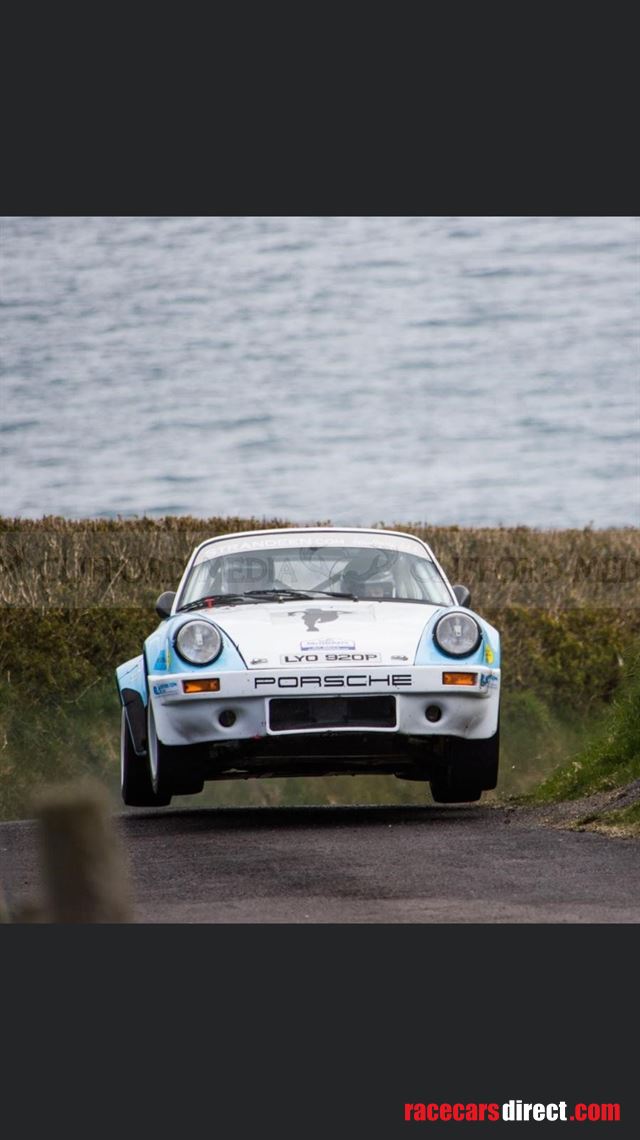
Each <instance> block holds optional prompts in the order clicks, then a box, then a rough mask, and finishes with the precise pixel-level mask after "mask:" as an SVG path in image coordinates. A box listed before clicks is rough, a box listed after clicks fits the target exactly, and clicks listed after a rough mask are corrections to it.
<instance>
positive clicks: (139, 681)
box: [116, 654, 149, 756]
mask: <svg viewBox="0 0 640 1140" xmlns="http://www.w3.org/2000/svg"><path fill="white" fill-rule="evenodd" d="M116 683H117V686H118V693H119V694H120V701H121V703H122V707H123V709H124V713H125V716H126V718H127V724H128V726H129V732H130V734H131V740H132V742H133V748H134V751H135V753H136V755H137V756H144V755H145V754H146V751H147V712H146V709H147V704H148V701H149V691H148V689H147V678H146V670H145V666H144V657H143V656H142V654H140V656H139V657H133V658H132V659H131V660H130V661H125V663H124V665H119V666H118V668H117V669H116Z"/></svg>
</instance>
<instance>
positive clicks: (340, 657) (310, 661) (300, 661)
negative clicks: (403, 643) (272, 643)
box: [280, 653, 382, 665]
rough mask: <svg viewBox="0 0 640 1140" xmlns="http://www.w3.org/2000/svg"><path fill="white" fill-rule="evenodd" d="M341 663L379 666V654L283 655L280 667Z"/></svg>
mask: <svg viewBox="0 0 640 1140" xmlns="http://www.w3.org/2000/svg"><path fill="white" fill-rule="evenodd" d="M341 661H345V662H347V664H348V663H349V662H350V661H360V662H361V663H363V664H366V665H379V664H380V662H381V661H382V655H381V654H380V653H283V655H282V656H281V658H280V664H281V665H316V664H318V663H320V664H322V665H337V664H339V663H340V662H341Z"/></svg>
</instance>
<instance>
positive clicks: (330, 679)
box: [253, 673, 413, 689]
mask: <svg viewBox="0 0 640 1140" xmlns="http://www.w3.org/2000/svg"><path fill="white" fill-rule="evenodd" d="M412 685H413V678H412V676H411V674H410V673H386V674H384V673H383V674H381V675H380V676H377V677H376V676H375V675H373V674H371V673H347V674H344V675H343V674H339V673H327V674H326V675H325V676H324V677H321V676H307V677H305V676H300V677H298V676H295V675H294V674H291V676H286V675H285V676H284V677H254V680H253V687H254V689H260V688H268V689H269V688H270V689H273V688H276V689H303V688H304V689H306V688H309V689H313V688H315V689H377V688H378V687H379V686H380V687H381V688H383V689H384V688H385V687H386V688H388V689H390V688H393V689H401V688H410V687H411V686H412Z"/></svg>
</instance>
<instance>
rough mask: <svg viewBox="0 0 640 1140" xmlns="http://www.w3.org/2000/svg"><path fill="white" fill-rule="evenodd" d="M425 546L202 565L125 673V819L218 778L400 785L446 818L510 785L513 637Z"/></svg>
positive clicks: (266, 545) (338, 536) (299, 531)
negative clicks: (505, 683) (365, 778)
mask: <svg viewBox="0 0 640 1140" xmlns="http://www.w3.org/2000/svg"><path fill="white" fill-rule="evenodd" d="M469 601H470V598H469V592H468V590H467V589H466V588H465V587H464V586H451V585H450V584H449V582H448V580H447V578H446V575H445V574H444V572H443V570H442V568H441V566H440V565H439V563H438V562H437V560H436V558H435V557H434V555H433V553H432V552H431V550H430V549H429V547H428V546H427V545H426V543H424V542H422V541H421V540H420V539H419V538H416V537H414V536H412V535H409V534H403V533H399V532H396V531H387V530H364V529H353V528H344V529H343V528H338V527H300V528H289V529H282V530H263V531H251V532H244V533H237V534H231V535H223V536H221V537H218V538H212V539H210V540H208V541H207V542H203V543H201V545H200V546H198V547H197V548H196V550H194V552H193V554H192V555H191V557H190V559H189V562H188V563H187V567H186V570H185V572H184V574H183V576H182V580H181V582H180V585H179V586H178V590H177V592H176V593H164V594H161V596H160V598H159V599H158V602H157V603H156V611H157V613H158V614H159V616H160V617H161V618H162V621H161V623H160V625H159V626H158V628H157V629H156V630H155V632H154V633H152V634H151V635H150V637H148V638H147V639H146V641H145V643H144V647H143V652H142V653H141V654H140V656H138V657H135V658H133V659H132V660H131V661H127V662H126V663H125V664H123V665H120V666H119V668H118V669H117V670H116V677H117V682H118V689H119V692H120V699H121V702H122V726H121V775H122V796H123V799H124V802H125V803H126V804H131V805H135V806H147V807H149V806H163V805H166V804H168V803H170V801H171V797H172V795H185V794H191V793H196V792H200V791H202V788H203V784H204V781H205V780H222V779H233V778H247V777H249V776H292V775H300V776H310V775H319V776H322V775H329V774H344V773H350V774H356V773H369V774H370V773H393V774H395V775H396V776H399V777H401V778H403V779H408V780H425V781H429V782H430V785H431V794H432V796H433V798H434V799H435V800H436V801H437V802H440V803H459V802H464V801H469V800H478V799H479V798H480V796H481V793H482V792H483V791H484V790H486V789H490V788H495V786H496V782H497V778H498V752H499V707H500V638H499V634H498V633H497V631H496V630H495V629H494V628H493V627H492V626H491V625H489V624H488V622H486V621H485V620H484V619H483V618H481V617H479V616H478V614H476V613H473V612H472V611H471V610H470V609H469V608H468V604H469Z"/></svg>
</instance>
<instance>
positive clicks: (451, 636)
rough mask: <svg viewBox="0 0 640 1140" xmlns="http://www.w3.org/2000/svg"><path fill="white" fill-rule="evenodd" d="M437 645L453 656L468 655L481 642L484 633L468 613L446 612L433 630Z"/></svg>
mask: <svg viewBox="0 0 640 1140" xmlns="http://www.w3.org/2000/svg"><path fill="white" fill-rule="evenodd" d="M433 636H434V640H435V643H436V645H437V646H438V647H439V648H440V649H441V650H442V652H443V653H448V654H450V656H451V657H467V656H468V655H469V654H470V653H473V652H474V650H476V649H477V648H478V646H479V644H480V641H481V639H482V634H481V633H480V626H479V625H478V623H477V621H474V619H473V618H472V617H469V615H468V614H458V613H455V614H445V616H444V617H441V618H440V621H439V622H437V624H436V628H435V629H434V631H433Z"/></svg>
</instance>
